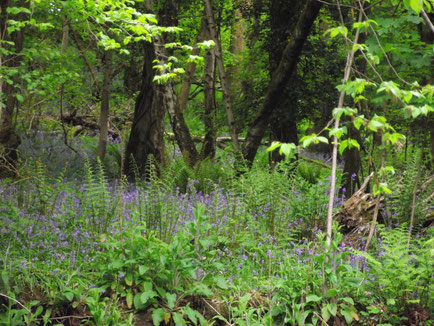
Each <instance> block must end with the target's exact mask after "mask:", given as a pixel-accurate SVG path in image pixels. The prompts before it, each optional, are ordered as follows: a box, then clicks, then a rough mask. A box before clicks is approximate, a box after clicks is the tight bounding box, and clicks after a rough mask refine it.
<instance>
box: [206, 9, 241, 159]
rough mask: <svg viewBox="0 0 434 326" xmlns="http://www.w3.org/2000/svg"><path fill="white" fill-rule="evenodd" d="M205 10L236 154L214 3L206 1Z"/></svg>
mask: <svg viewBox="0 0 434 326" xmlns="http://www.w3.org/2000/svg"><path fill="white" fill-rule="evenodd" d="M203 3H204V8H205V16H206V21H207V27H208V30H209V32H210V36H211V39H212V40H213V41H214V42H215V44H216V46H215V51H216V60H217V68H218V71H219V75H220V83H221V87H222V91H223V101H224V105H225V109H226V118H227V122H228V127H229V134H230V136H231V139H232V145H233V146H234V149H235V151H236V152H239V150H240V145H239V143H238V135H237V131H236V125H235V118H234V112H233V110H232V103H231V97H230V93H229V87H228V82H227V78H226V72H225V67H224V63H223V56H222V48H221V43H220V40H219V37H218V35H217V28H216V23H215V19H214V13H213V9H212V3H211V0H204V1H203Z"/></svg>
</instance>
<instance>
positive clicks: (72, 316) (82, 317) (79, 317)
mask: <svg viewBox="0 0 434 326" xmlns="http://www.w3.org/2000/svg"><path fill="white" fill-rule="evenodd" d="M68 318H75V319H87V318H93V316H74V315H71V316H60V317H50V318H48V320H57V319H68ZM37 320H43V318H38V319H37Z"/></svg>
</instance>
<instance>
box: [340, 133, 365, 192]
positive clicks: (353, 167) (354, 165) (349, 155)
mask: <svg viewBox="0 0 434 326" xmlns="http://www.w3.org/2000/svg"><path fill="white" fill-rule="evenodd" d="M348 137H349V138H352V139H356V140H357V142H358V143H359V144H361V143H362V141H361V140H362V139H361V137H360V132H359V131H358V130H357V129H356V128H354V127H353V126H348ZM343 158H344V171H343V175H342V182H341V189H340V191H339V193H340V194H342V195H345V196H346V198H350V197H351V196H352V195H353V194H354V193H355V192H356V190H357V188H358V187H360V179H359V170H360V166H361V164H362V160H361V158H360V151H359V150H358V149H357V148H356V147H352V148H351V149H348V148H347V149H345V151H344V153H343Z"/></svg>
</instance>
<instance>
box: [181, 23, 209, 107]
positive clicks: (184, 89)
mask: <svg viewBox="0 0 434 326" xmlns="http://www.w3.org/2000/svg"><path fill="white" fill-rule="evenodd" d="M204 25H205V23H204V21H203V20H202V22H201V26H200V31H199V34H198V35H197V37H196V42H195V43H196V44H195V47H194V48H193V50H192V51H191V55H194V56H197V55H199V53H200V49H199V47H198V46H197V43H198V42H201V41H202V40H203V38H204V29H205V28H204ZM195 72H196V62H194V61H192V62H189V63H188V64H187V67H186V68H185V73H184V76H183V78H182V83H181V89H180V91H179V94H178V107H179V111H181V113H184V111H185V109H186V108H187V103H188V97H189V95H190V88H191V83H192V82H193V78H194V74H195Z"/></svg>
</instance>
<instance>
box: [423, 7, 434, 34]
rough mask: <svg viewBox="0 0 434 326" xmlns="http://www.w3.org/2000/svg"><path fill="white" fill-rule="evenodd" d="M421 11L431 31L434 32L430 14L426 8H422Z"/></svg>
mask: <svg viewBox="0 0 434 326" xmlns="http://www.w3.org/2000/svg"><path fill="white" fill-rule="evenodd" d="M420 13H421V14H422V17H423V19H425V21H426V24H427V25H428V26H429V28H430V29H431V32H433V34H434V25H433V24H432V22H431V20H430V19H429V17H428V15H427V14H426V12H425V10H423V9H422V10H421V11H420Z"/></svg>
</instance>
